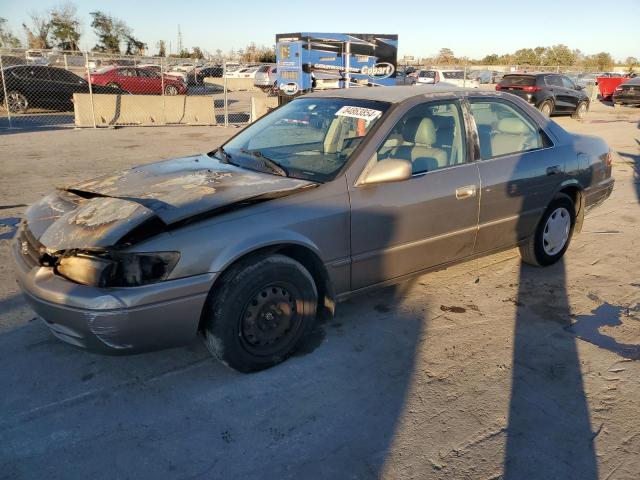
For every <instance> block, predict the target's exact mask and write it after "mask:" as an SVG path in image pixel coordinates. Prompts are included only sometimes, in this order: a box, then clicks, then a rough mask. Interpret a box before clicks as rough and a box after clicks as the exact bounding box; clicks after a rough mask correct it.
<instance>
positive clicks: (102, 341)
mask: <svg viewBox="0 0 640 480" xmlns="http://www.w3.org/2000/svg"><path fill="white" fill-rule="evenodd" d="M12 250H13V258H14V263H15V265H16V272H17V280H18V284H19V285H20V287H21V289H22V291H23V293H24V295H25V298H26V300H27V302H28V303H29V305H30V306H31V307H32V308H33V310H34V311H35V312H36V313H37V314H38V316H40V317H41V318H42V319H43V320H44V322H45V324H46V325H47V326H48V327H49V329H50V330H51V332H52V333H53V334H54V335H55V336H56V337H58V338H59V339H61V340H63V341H65V342H67V343H70V344H72V345H75V346H77V347H80V348H84V349H87V350H91V351H95V352H100V353H108V354H123V353H136V352H141V351H148V350H157V349H160V348H166V347H172V346H178V345H183V344H185V343H188V342H190V341H192V340H193V338H194V337H195V336H196V334H197V330H198V325H199V322H200V317H201V314H202V309H203V307H204V304H205V301H206V298H207V295H208V291H209V289H210V287H211V285H212V283H213V280H214V278H215V274H213V273H208V274H203V275H196V276H193V277H187V278H181V279H177V280H169V281H164V282H160V283H156V284H152V285H145V286H141V287H134V288H95V287H89V286H85V285H78V284H76V283H73V282H71V281H69V280H66V279H64V278H62V277H60V276H58V275H56V274H55V273H54V272H53V270H52V269H51V268H49V267H41V266H33V265H30V264H29V262H28V261H27V260H25V259H24V258H23V257H24V255H23V254H22V253H21V251H20V248H19V245H18V243H17V242H15V241H14V244H13V248H12Z"/></svg>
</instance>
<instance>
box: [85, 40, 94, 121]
mask: <svg viewBox="0 0 640 480" xmlns="http://www.w3.org/2000/svg"><path fill="white" fill-rule="evenodd" d="M84 55H85V62H84V64H85V68H86V70H87V83H88V84H89V98H90V100H91V119H92V120H93V128H97V126H96V109H95V107H94V105H93V86H92V85H91V71H90V70H89V52H85V54H84Z"/></svg>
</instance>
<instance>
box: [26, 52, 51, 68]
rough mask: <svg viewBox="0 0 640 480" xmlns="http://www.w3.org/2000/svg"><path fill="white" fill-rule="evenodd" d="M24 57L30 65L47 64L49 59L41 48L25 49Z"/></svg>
mask: <svg viewBox="0 0 640 480" xmlns="http://www.w3.org/2000/svg"><path fill="white" fill-rule="evenodd" d="M24 58H25V60H26V61H27V63H28V64H30V65H49V59H48V58H47V57H46V55H45V52H43V51H42V50H27V51H26V52H25V54H24Z"/></svg>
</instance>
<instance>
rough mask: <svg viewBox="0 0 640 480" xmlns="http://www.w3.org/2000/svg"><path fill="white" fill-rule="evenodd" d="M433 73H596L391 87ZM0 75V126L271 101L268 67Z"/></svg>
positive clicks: (203, 121) (233, 117)
mask: <svg viewBox="0 0 640 480" xmlns="http://www.w3.org/2000/svg"><path fill="white" fill-rule="evenodd" d="M433 70H437V71H452V70H454V71H457V72H456V73H454V75H457V77H456V79H458V80H459V79H460V78H462V82H463V84H464V85H462V86H470V85H469V84H467V81H469V82H470V84H475V83H476V82H477V83H478V84H480V86H481V88H492V85H494V84H496V83H498V82H499V81H500V80H501V79H502V77H503V76H504V75H505V74H507V73H514V72H523V71H528V72H531V71H544V72H554V73H561V74H564V75H567V76H569V77H570V78H571V79H572V80H573V81H574V82H575V83H576V84H578V85H581V86H582V87H584V88H585V89H587V91H588V92H589V94H590V96H591V98H592V99H595V98H597V88H596V86H595V82H596V73H597V72H596V71H595V70H593V69H588V68H582V67H562V66H535V67H531V66H522V65H484V66H482V65H469V64H466V65H399V66H398V74H397V75H398V76H397V83H398V84H399V85H402V84H413V83H416V81H418V77H419V76H420V75H424V74H425V73H424V72H428V71H433ZM0 73H1V75H0V81H1V83H2V88H1V89H0V129H7V128H14V129H15V128H17V129H24V128H33V127H47V128H62V127H96V128H97V127H114V126H124V125H145V126H147V125H245V124H247V123H248V122H250V121H252V120H253V119H255V118H257V117H259V116H260V115H262V114H264V113H266V112H267V111H268V110H269V109H270V108H273V107H275V106H276V104H277V101H276V98H275V97H274V95H275V91H276V79H275V65H257V64H256V65H246V64H239V63H235V62H215V61H207V60H193V59H188V58H186V59H185V58H175V57H148V56H133V55H112V54H104V53H97V52H63V51H43V50H24V49H0ZM621 73H623V72H621ZM441 80H444V81H446V80H447V79H446V78H443V79H441Z"/></svg>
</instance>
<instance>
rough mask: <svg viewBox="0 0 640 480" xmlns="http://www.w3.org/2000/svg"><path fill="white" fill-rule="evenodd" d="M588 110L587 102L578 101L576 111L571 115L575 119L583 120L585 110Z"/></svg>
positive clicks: (585, 113)
mask: <svg viewBox="0 0 640 480" xmlns="http://www.w3.org/2000/svg"><path fill="white" fill-rule="evenodd" d="M588 110H589V106H588V105H587V102H580V103H579V104H578V107H577V108H576V111H575V112H574V113H573V115H571V116H572V117H573V118H575V119H576V120H584V117H585V116H586V115H587V111H588Z"/></svg>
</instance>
